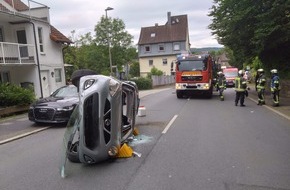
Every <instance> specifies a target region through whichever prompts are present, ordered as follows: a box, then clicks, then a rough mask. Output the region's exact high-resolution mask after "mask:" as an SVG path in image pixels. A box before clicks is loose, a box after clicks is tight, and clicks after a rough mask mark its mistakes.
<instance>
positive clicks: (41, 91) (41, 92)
mask: <svg viewBox="0 0 290 190" xmlns="http://www.w3.org/2000/svg"><path fill="white" fill-rule="evenodd" d="M29 23H30V24H32V27H33V35H34V44H35V51H36V63H37V68H38V77H39V86H40V94H41V98H43V89H42V82H41V74H40V64H39V56H38V48H37V41H36V40H37V39H36V31H35V24H34V23H33V22H31V21H29Z"/></svg>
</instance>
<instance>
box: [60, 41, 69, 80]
mask: <svg viewBox="0 0 290 190" xmlns="http://www.w3.org/2000/svg"><path fill="white" fill-rule="evenodd" d="M68 47H69V45H65V46H64V47H63V48H61V53H62V62H63V69H64V76H65V77H64V78H65V84H66V83H67V81H66V77H67V76H66V72H65V71H66V68H65V66H64V64H65V60H64V50H65V49H67V48H68Z"/></svg>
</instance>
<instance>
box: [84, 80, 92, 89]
mask: <svg viewBox="0 0 290 190" xmlns="http://www.w3.org/2000/svg"><path fill="white" fill-rule="evenodd" d="M94 83H95V79H89V80H86V81H85V82H84V90H86V89H88V88H90V87H91V86H92V85H93V84H94Z"/></svg>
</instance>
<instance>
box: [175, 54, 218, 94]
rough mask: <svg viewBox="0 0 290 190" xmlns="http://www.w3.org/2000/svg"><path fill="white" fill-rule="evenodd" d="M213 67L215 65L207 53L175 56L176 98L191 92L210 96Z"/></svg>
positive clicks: (211, 92)
mask: <svg viewBox="0 0 290 190" xmlns="http://www.w3.org/2000/svg"><path fill="white" fill-rule="evenodd" d="M214 69H215V65H214V62H213V61H212V58H211V56H210V55H209V54H203V55H179V56H177V60H176V72H175V80H176V84H175V88H176V96H177V98H183V96H184V95H187V96H189V95H193V94H202V95H205V96H206V97H208V98H211V97H212V94H213V86H214V84H213V82H214V80H213V75H214Z"/></svg>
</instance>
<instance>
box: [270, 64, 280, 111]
mask: <svg viewBox="0 0 290 190" xmlns="http://www.w3.org/2000/svg"><path fill="white" fill-rule="evenodd" d="M271 74H272V76H271V93H272V94H273V106H279V91H280V84H279V76H278V71H277V69H272V70H271Z"/></svg>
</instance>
